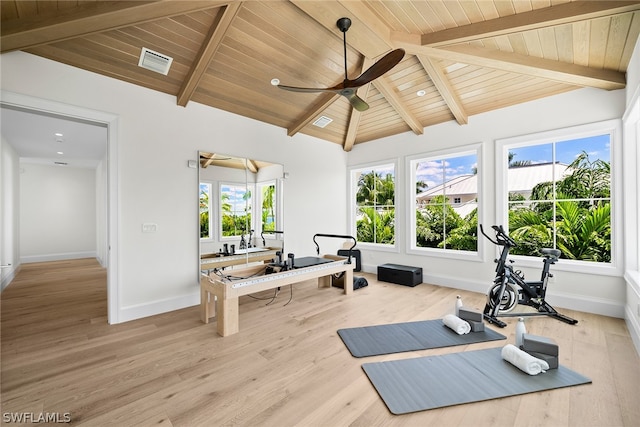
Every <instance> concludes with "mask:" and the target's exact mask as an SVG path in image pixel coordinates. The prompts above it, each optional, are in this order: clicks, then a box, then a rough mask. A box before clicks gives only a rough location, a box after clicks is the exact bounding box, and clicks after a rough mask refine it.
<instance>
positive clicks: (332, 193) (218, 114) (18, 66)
mask: <svg viewBox="0 0 640 427" xmlns="http://www.w3.org/2000/svg"><path fill="white" fill-rule="evenodd" d="M1 67H2V69H1V71H2V89H3V90H4V91H10V92H15V93H19V94H23V95H28V96H33V97H38V98H42V99H46V100H52V101H56V102H60V103H64V104H68V105H74V106H79V107H82V108H86V109H91V110H95V111H101V112H105V113H112V114H115V115H117V116H118V126H117V127H118V129H117V132H118V134H117V160H116V161H117V171H116V172H117V183H118V184H117V186H118V207H119V212H118V224H119V227H118V228H119V235H118V237H117V239H116V240H117V241H111V242H110V244H111V245H112V246H113V245H117V247H118V249H119V251H118V260H117V262H118V266H119V268H118V271H117V274H118V277H117V283H118V285H117V286H118V290H117V294H118V298H117V299H118V304H119V307H118V310H117V313H116V314H115V315H114V316H113V318H112V319H111V321H112V322H119V321H124V320H129V319H134V318H137V317H142V316H146V315H151V314H155V313H159V312H163V311H169V310H173V309H177V308H182V307H186V306H190V305H194V304H197V303H199V288H198V259H197V257H198V232H197V230H198V222H197V217H198V215H197V197H198V191H197V185H198V182H197V174H196V169H193V168H189V167H188V165H187V161H188V160H195V159H196V152H197V150H206V151H211V152H215V151H219V152H223V153H229V154H234V155H237V156H241V157H251V158H256V159H261V160H266V161H271V162H274V163H281V164H283V165H284V169H285V172H288V173H289V179H288V180H286V183H285V208H284V210H285V218H284V227H285V232H286V235H287V236H289V237H288V238H287V240H286V245H287V251H291V252H294V253H296V254H300V255H304V254H311V253H312V251H314V250H315V247H314V245H313V242H312V237H313V234H315V233H344V232H345V231H346V220H345V215H344V212H345V211H346V188H345V182H346V153H344V151H343V150H342V148H341V147H340V146H339V145H337V144H332V143H328V142H325V141H320V140H317V139H314V138H311V137H307V136H304V135H296V136H294V137H292V138H291V137H288V136H287V135H286V131H285V130H284V129H280V128H276V127H274V126H270V125H266V124H263V123H259V122H256V121H252V120H248V119H246V118H242V117H240V116H236V115H233V114H230V113H226V112H223V111H219V110H216V109H213V108H210V107H206V106H203V105H200V104H196V103H193V102H192V103H189V104H188V106H187V107H186V108H183V107H179V106H177V105H176V98H175V97H174V96H170V95H167V94H163V93H159V92H154V91H151V90H148V89H145V88H142V87H138V86H134V85H131V84H128V83H124V82H121V81H117V80H114V79H110V78H107V77H103V76H99V75H97V74H93V73H89V72H86V71H82V70H79V69H75V68H73V67H69V66H66V65H64V64H59V63H55V62H52V61H49V60H46V59H43V58H39V57H36V56H32V55H29V54H26V53H22V52H12V53H7V54H3V55H2V61H1ZM110 182H111V181H110ZM318 183H322V185H318ZM143 223H155V224H157V226H158V227H157V232H156V233H142V224H143Z"/></svg>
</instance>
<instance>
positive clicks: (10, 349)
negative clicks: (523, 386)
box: [0, 259, 640, 427]
mask: <svg viewBox="0 0 640 427" xmlns="http://www.w3.org/2000/svg"><path fill="white" fill-rule="evenodd" d="M359 274H360V273H359ZM360 275H363V276H365V277H366V278H367V280H368V281H369V286H368V287H365V288H362V289H359V290H357V291H355V292H354V294H353V295H351V296H345V295H344V294H343V293H342V290H341V289H336V288H333V289H318V288H317V286H316V284H315V283H314V282H313V281H309V282H304V283H300V284H297V285H295V286H294V290H293V298H292V300H291V302H289V303H288V304H287V302H288V301H289V297H290V293H289V288H283V289H282V290H281V291H280V293H279V294H278V296H277V298H276V299H275V300H274V301H273V302H272V303H271V304H267V303H268V302H269V299H270V298H271V297H272V296H273V293H272V292H263V293H260V294H257V295H255V296H256V297H258V298H263V299H261V300H259V299H252V298H250V297H243V298H241V300H240V332H239V333H238V334H236V335H232V336H229V337H225V338H222V337H220V336H218V335H217V334H216V328H215V326H216V325H215V319H213V321H212V322H211V323H209V324H203V323H201V322H200V317H199V307H191V308H187V309H184V310H177V311H174V312H171V313H166V314H162V315H158V316H153V317H149V318H145V319H140V320H135V321H131V322H127V323H123V324H119V325H108V324H107V322H106V311H107V304H106V274H105V271H104V269H102V268H101V267H100V266H99V265H98V263H97V262H96V261H95V260H93V259H87V260H73V261H61V262H49V263H39V264H26V265H23V266H22V268H21V270H20V272H19V273H18V275H17V276H16V278H15V279H14V281H13V282H12V283H11V284H10V285H9V286H8V287H7V289H5V291H4V292H3V293H2V294H1V299H2V300H1V309H2V311H1V322H2V323H1V333H2V336H1V339H2V341H1V344H2V348H1V356H2V360H1V374H2V376H1V378H0V380H1V387H2V389H1V391H2V396H1V403H2V412H3V413H6V412H9V413H12V412H13V413H17V412H30V413H35V414H38V413H41V412H59V413H61V414H62V413H66V412H68V413H70V414H71V418H72V422H71V425H74V426H76V425H77V426H154V425H158V426H172V427H177V426H190V427H191V426H223V425H239V426H278V427H287V426H305V427H307V426H320V427H325V426H330V427H334V426H347V425H349V426H354V427H360V426H361V427H365V426H366V427H373V426H384V427H389V426H397V427H413V426H426V425H433V426H492V427H496V426H545V427H548V426H554V427H555V426H578V425H580V426H605V425H606V426H635V425H637V420H638V419H640V405H639V404H638V403H639V401H638V396H640V358H639V357H638V354H637V353H636V351H635V348H634V346H633V343H632V341H631V338H630V336H629V332H628V331H627V328H626V325H625V323H624V321H623V320H622V319H614V318H609V317H604V316H598V315H594V314H589V313H581V312H576V311H572V310H561V311H562V312H563V313H564V314H566V315H568V316H571V317H575V318H576V319H578V320H579V324H578V325H575V326H572V325H567V324H565V323H562V322H559V321H557V320H555V319H552V318H548V317H529V318H527V320H526V322H527V323H526V324H527V330H528V332H530V333H532V334H537V335H543V336H549V337H552V338H553V339H555V340H556V342H557V343H558V344H559V346H560V363H562V364H563V365H565V366H567V367H569V368H571V369H574V370H576V371H578V372H580V373H582V374H583V375H586V376H588V377H590V378H591V379H592V380H593V384H590V385H585V386H579V387H572V388H565V389H559V390H549V391H545V392H541V393H532V394H527V395H522V396H513V397H509V398H504V399H496V400H490V401H486V402H477V403H472V404H467V405H459V406H453V407H448V408H440V409H434V410H431V411H423V412H418V413H413V414H406V415H402V416H396V415H393V414H391V413H390V412H389V411H388V409H387V408H386V406H385V404H384V402H383V401H382V399H380V397H379V396H378V394H377V392H376V391H375V389H374V388H373V386H372V385H371V383H370V382H369V380H368V379H367V377H366V375H365V374H364V371H363V370H362V368H361V365H362V363H367V362H374V361H384V360H399V359H405V358H413V357H420V356H428V355H437V354H448V353H453V352H459V351H470V350H477V349H482V348H492V347H497V346H502V345H504V344H506V343H507V342H510V343H513V342H514V336H515V334H514V333H515V323H516V321H517V319H515V318H504V319H505V321H506V322H507V327H506V328H504V329H496V328H494V329H496V330H498V331H499V332H500V333H502V334H503V335H505V336H507V340H506V341H498V342H488V343H478V344H471V345H466V346H459V347H450V348H442V349H434V350H422V351H414V352H407V353H400V354H392V355H382V356H374V357H370V358H362V359H358V358H354V357H352V356H351V355H350V353H349V351H348V350H347V348H346V347H345V346H344V344H343V343H342V341H341V339H340V337H339V336H338V334H337V330H338V329H340V328H349V327H356V326H369V325H376V324H387V323H394V322H409V321H416V320H427V319H437V318H441V317H442V316H444V315H445V314H448V313H450V312H452V311H453V307H454V302H455V297H456V295H461V297H462V298H463V302H464V304H465V306H468V307H471V308H475V309H479V310H481V309H482V308H483V307H484V304H485V296H484V295H482V294H477V293H473V292H467V291H461V290H456V289H450V288H445V287H440V286H433V285H427V284H421V285H419V286H416V287H414V288H410V287H405V286H399V285H394V284H390V283H384V282H378V281H377V280H376V278H375V276H374V275H370V274H360ZM490 281H491V278H488V280H487V282H488V283H490ZM551 303H553V301H551ZM34 425H35V424H34Z"/></svg>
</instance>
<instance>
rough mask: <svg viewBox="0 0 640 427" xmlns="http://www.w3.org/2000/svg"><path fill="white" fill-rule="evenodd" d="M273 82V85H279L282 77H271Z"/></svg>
mask: <svg viewBox="0 0 640 427" xmlns="http://www.w3.org/2000/svg"><path fill="white" fill-rule="evenodd" d="M271 84H272V85H273V86H278V85H279V84H280V79H271Z"/></svg>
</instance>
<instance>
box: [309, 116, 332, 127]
mask: <svg viewBox="0 0 640 427" xmlns="http://www.w3.org/2000/svg"><path fill="white" fill-rule="evenodd" d="M332 121H333V119H330V118H329V117H327V116H320V117H318V118H317V119H316V121H315V122H313V125H314V126H318V127H319V128H323V127H326V126H327V125H328V124H329V123H331V122H332Z"/></svg>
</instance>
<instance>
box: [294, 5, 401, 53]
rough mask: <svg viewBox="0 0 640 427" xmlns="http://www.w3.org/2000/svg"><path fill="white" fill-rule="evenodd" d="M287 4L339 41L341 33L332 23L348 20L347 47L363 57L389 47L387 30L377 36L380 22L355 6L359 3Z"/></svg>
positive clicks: (387, 49)
mask: <svg viewBox="0 0 640 427" xmlns="http://www.w3.org/2000/svg"><path fill="white" fill-rule="evenodd" d="M290 1H291V3H293V4H295V5H296V6H297V7H298V8H299V9H300V10H302V11H303V12H304V13H306V14H307V15H309V16H310V17H311V18H313V19H314V20H315V21H317V22H318V24H320V25H322V26H323V27H325V28H326V29H328V30H329V31H331V32H333V33H334V34H335V35H336V37H339V38H340V39H341V40H342V33H341V32H340V30H339V29H338V27H337V26H336V21H337V20H338V19H339V18H341V17H343V16H344V17H348V18H349V19H351V28H350V29H349V31H348V32H347V44H348V45H349V46H351V47H352V48H353V49H355V50H357V51H358V52H359V53H361V54H362V55H364V56H365V57H367V58H376V57H378V56H380V55H383V54H385V53H387V52H389V50H390V48H391V44H390V43H391V42H390V39H389V30H388V28H387V29H386V30H384V31H383V33H382V34H380V33H379V31H380V29H381V28H385V25H384V23H382V22H381V21H380V20H379V19H378V18H377V17H376V16H375V15H374V13H373V12H372V11H371V9H370V8H369V7H368V6H366V5H364V4H360V5H358V3H362V2H354V1H346V2H344V1H337V0H323V1H308V0H290ZM356 11H358V13H362V18H361V15H356ZM365 19H366V21H365ZM373 20H376V21H373Z"/></svg>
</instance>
